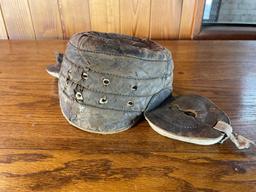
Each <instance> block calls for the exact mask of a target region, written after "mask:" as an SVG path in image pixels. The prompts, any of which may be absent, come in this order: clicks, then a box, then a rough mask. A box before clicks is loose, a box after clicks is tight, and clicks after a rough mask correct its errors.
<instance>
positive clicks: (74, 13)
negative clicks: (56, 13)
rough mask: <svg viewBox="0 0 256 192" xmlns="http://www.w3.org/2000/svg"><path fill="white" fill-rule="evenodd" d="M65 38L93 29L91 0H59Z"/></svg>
mask: <svg viewBox="0 0 256 192" xmlns="http://www.w3.org/2000/svg"><path fill="white" fill-rule="evenodd" d="M59 7H60V13H61V18H62V27H63V34H64V38H65V39H67V38H69V37H71V36H72V35H73V34H74V33H77V32H82V31H89V30H90V29H91V21H90V10H89V0H59Z"/></svg>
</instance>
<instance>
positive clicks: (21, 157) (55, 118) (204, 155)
mask: <svg viewBox="0 0 256 192" xmlns="http://www.w3.org/2000/svg"><path fill="white" fill-rule="evenodd" d="M160 43H161V44H163V45H165V46H167V47H168V48H169V49H170V50H171V51H172V53H173V58H174V61H175V76H174V90H175V92H176V94H190V93H195V94H200V95H203V96H207V97H209V98H210V99H212V100H213V101H214V102H215V103H216V104H217V105H218V106H219V107H221V108H222V109H223V110H225V111H226V112H227V113H228V114H229V115H230V118H231V120H232V123H233V127H234V129H235V131H236V132H238V133H240V134H242V135H244V136H246V137H248V138H251V139H253V140H256V42H253V41H162V42H160ZM65 44H66V42H65V41H2V42H0V80H1V84H0V109H1V110H0V191H1V192H14V191H15V192H27V191H54V192H55V191H58V192H59V191H65V192H84V191H90V192H102V191H103V192H107V191H111V192H117V191H118V192H132V191H139V192H141V191H146V192H155V191H161V192H163V191H185V192H192V191H193V192H194V191H200V192H203V191H204V192H217V191H225V192H232V191H236V192H237V191H239V192H242V191H246V192H255V191H256V156H255V152H256V150H255V148H253V149H248V150H241V151H239V150H237V149H236V148H235V147H234V145H233V144H232V143H231V142H230V141H227V142H225V143H224V144H223V145H214V146H197V145H193V144H188V143H182V142H179V141H175V140H171V139H168V138H165V137H162V136H160V135H159V134H157V133H156V132H154V131H153V130H152V129H151V128H150V127H149V125H148V124H147V123H146V122H145V120H143V121H141V122H140V123H139V124H138V125H137V126H135V127H133V128H131V129H129V130H128V131H125V132H122V133H118V134H114V135H106V136H104V135H97V134H91V133H87V132H83V131H81V130H79V129H76V128H74V127H72V126H71V125H69V124H68V123H67V122H66V120H65V119H64V118H63V116H62V114H61V112H60V108H59V104H58V94H57V84H56V83H57V81H56V80H55V79H53V78H52V77H51V76H49V75H48V74H47V73H46V71H45V67H46V66H47V65H48V64H50V63H54V54H55V53H56V52H58V51H63V50H64V48H65Z"/></svg>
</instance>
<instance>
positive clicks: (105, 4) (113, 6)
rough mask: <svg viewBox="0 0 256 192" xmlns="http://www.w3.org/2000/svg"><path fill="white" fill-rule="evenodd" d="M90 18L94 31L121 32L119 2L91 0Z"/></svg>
mask: <svg viewBox="0 0 256 192" xmlns="http://www.w3.org/2000/svg"><path fill="white" fill-rule="evenodd" d="M90 16H91V28H92V30H94V31H102V32H116V33H119V32H120V22H119V20H120V19H119V18H120V17H119V0H90Z"/></svg>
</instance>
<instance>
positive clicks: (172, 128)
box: [144, 95, 253, 149]
mask: <svg viewBox="0 0 256 192" xmlns="http://www.w3.org/2000/svg"><path fill="white" fill-rule="evenodd" d="M144 115H145V118H146V120H147V121H148V123H149V125H150V126H151V127H152V129H153V130H155V131H156V132H158V133H159V134H161V135H163V136H165V137H168V138H171V139H176V140H180V141H184V142H188V143H194V144H199V145H212V144H215V143H222V142H223V141H225V140H226V139H227V138H230V139H231V141H233V142H234V143H235V144H236V146H237V147H238V148H239V149H244V148H248V147H249V146H250V144H252V143H253V142H252V141H250V140H248V139H246V138H244V137H242V136H239V137H235V134H233V133H232V128H231V125H230V120H229V118H228V116H227V114H226V113H224V112H223V111H222V110H220V109H219V108H218V107H217V106H216V105H215V104H214V103H213V102H211V101H210V100H209V99H207V98H205V97H201V96H198V95H189V96H178V97H168V98H167V99H166V100H165V101H164V102H163V103H162V104H161V105H159V106H158V107H154V108H150V110H147V111H146V112H145V113H144ZM230 128H231V129H230Z"/></svg>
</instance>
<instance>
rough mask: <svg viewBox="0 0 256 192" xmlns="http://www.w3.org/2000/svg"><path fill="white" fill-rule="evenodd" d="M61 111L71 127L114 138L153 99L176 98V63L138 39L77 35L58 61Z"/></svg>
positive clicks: (157, 47)
mask: <svg viewBox="0 0 256 192" xmlns="http://www.w3.org/2000/svg"><path fill="white" fill-rule="evenodd" d="M59 57H60V58H59V59H58V60H59V61H61V69H60V72H59V76H58V77H59V82H58V87H59V98H60V106H61V110H62V112H63V115H64V116H65V118H66V119H67V120H68V121H69V123H71V124H72V125H74V126H76V127H78V128H80V129H82V130H85V131H89V132H96V133H103V134H107V133H116V132H120V131H123V130H126V129H128V128H130V127H131V126H133V125H134V124H135V123H136V121H137V120H138V119H139V118H140V117H141V115H142V114H143V112H144V111H145V109H146V107H147V106H148V104H149V102H150V100H151V98H152V97H153V96H154V95H155V94H160V95H162V96H161V97H159V99H160V100H161V101H157V102H158V103H161V102H162V101H163V100H164V99H165V98H166V97H167V96H169V95H170V94H171V92H172V71H173V61H172V56H171V53H170V52H169V51H168V50H167V49H166V48H164V47H162V46H161V45H159V44H157V43H155V42H153V41H150V40H147V39H140V38H136V37H131V36H126V35H119V34H111V33H99V32H86V33H78V34H75V35H74V36H73V37H72V38H71V39H70V41H69V42H68V44H67V48H66V51H65V53H64V55H63V56H62V55H60V56H59Z"/></svg>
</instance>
